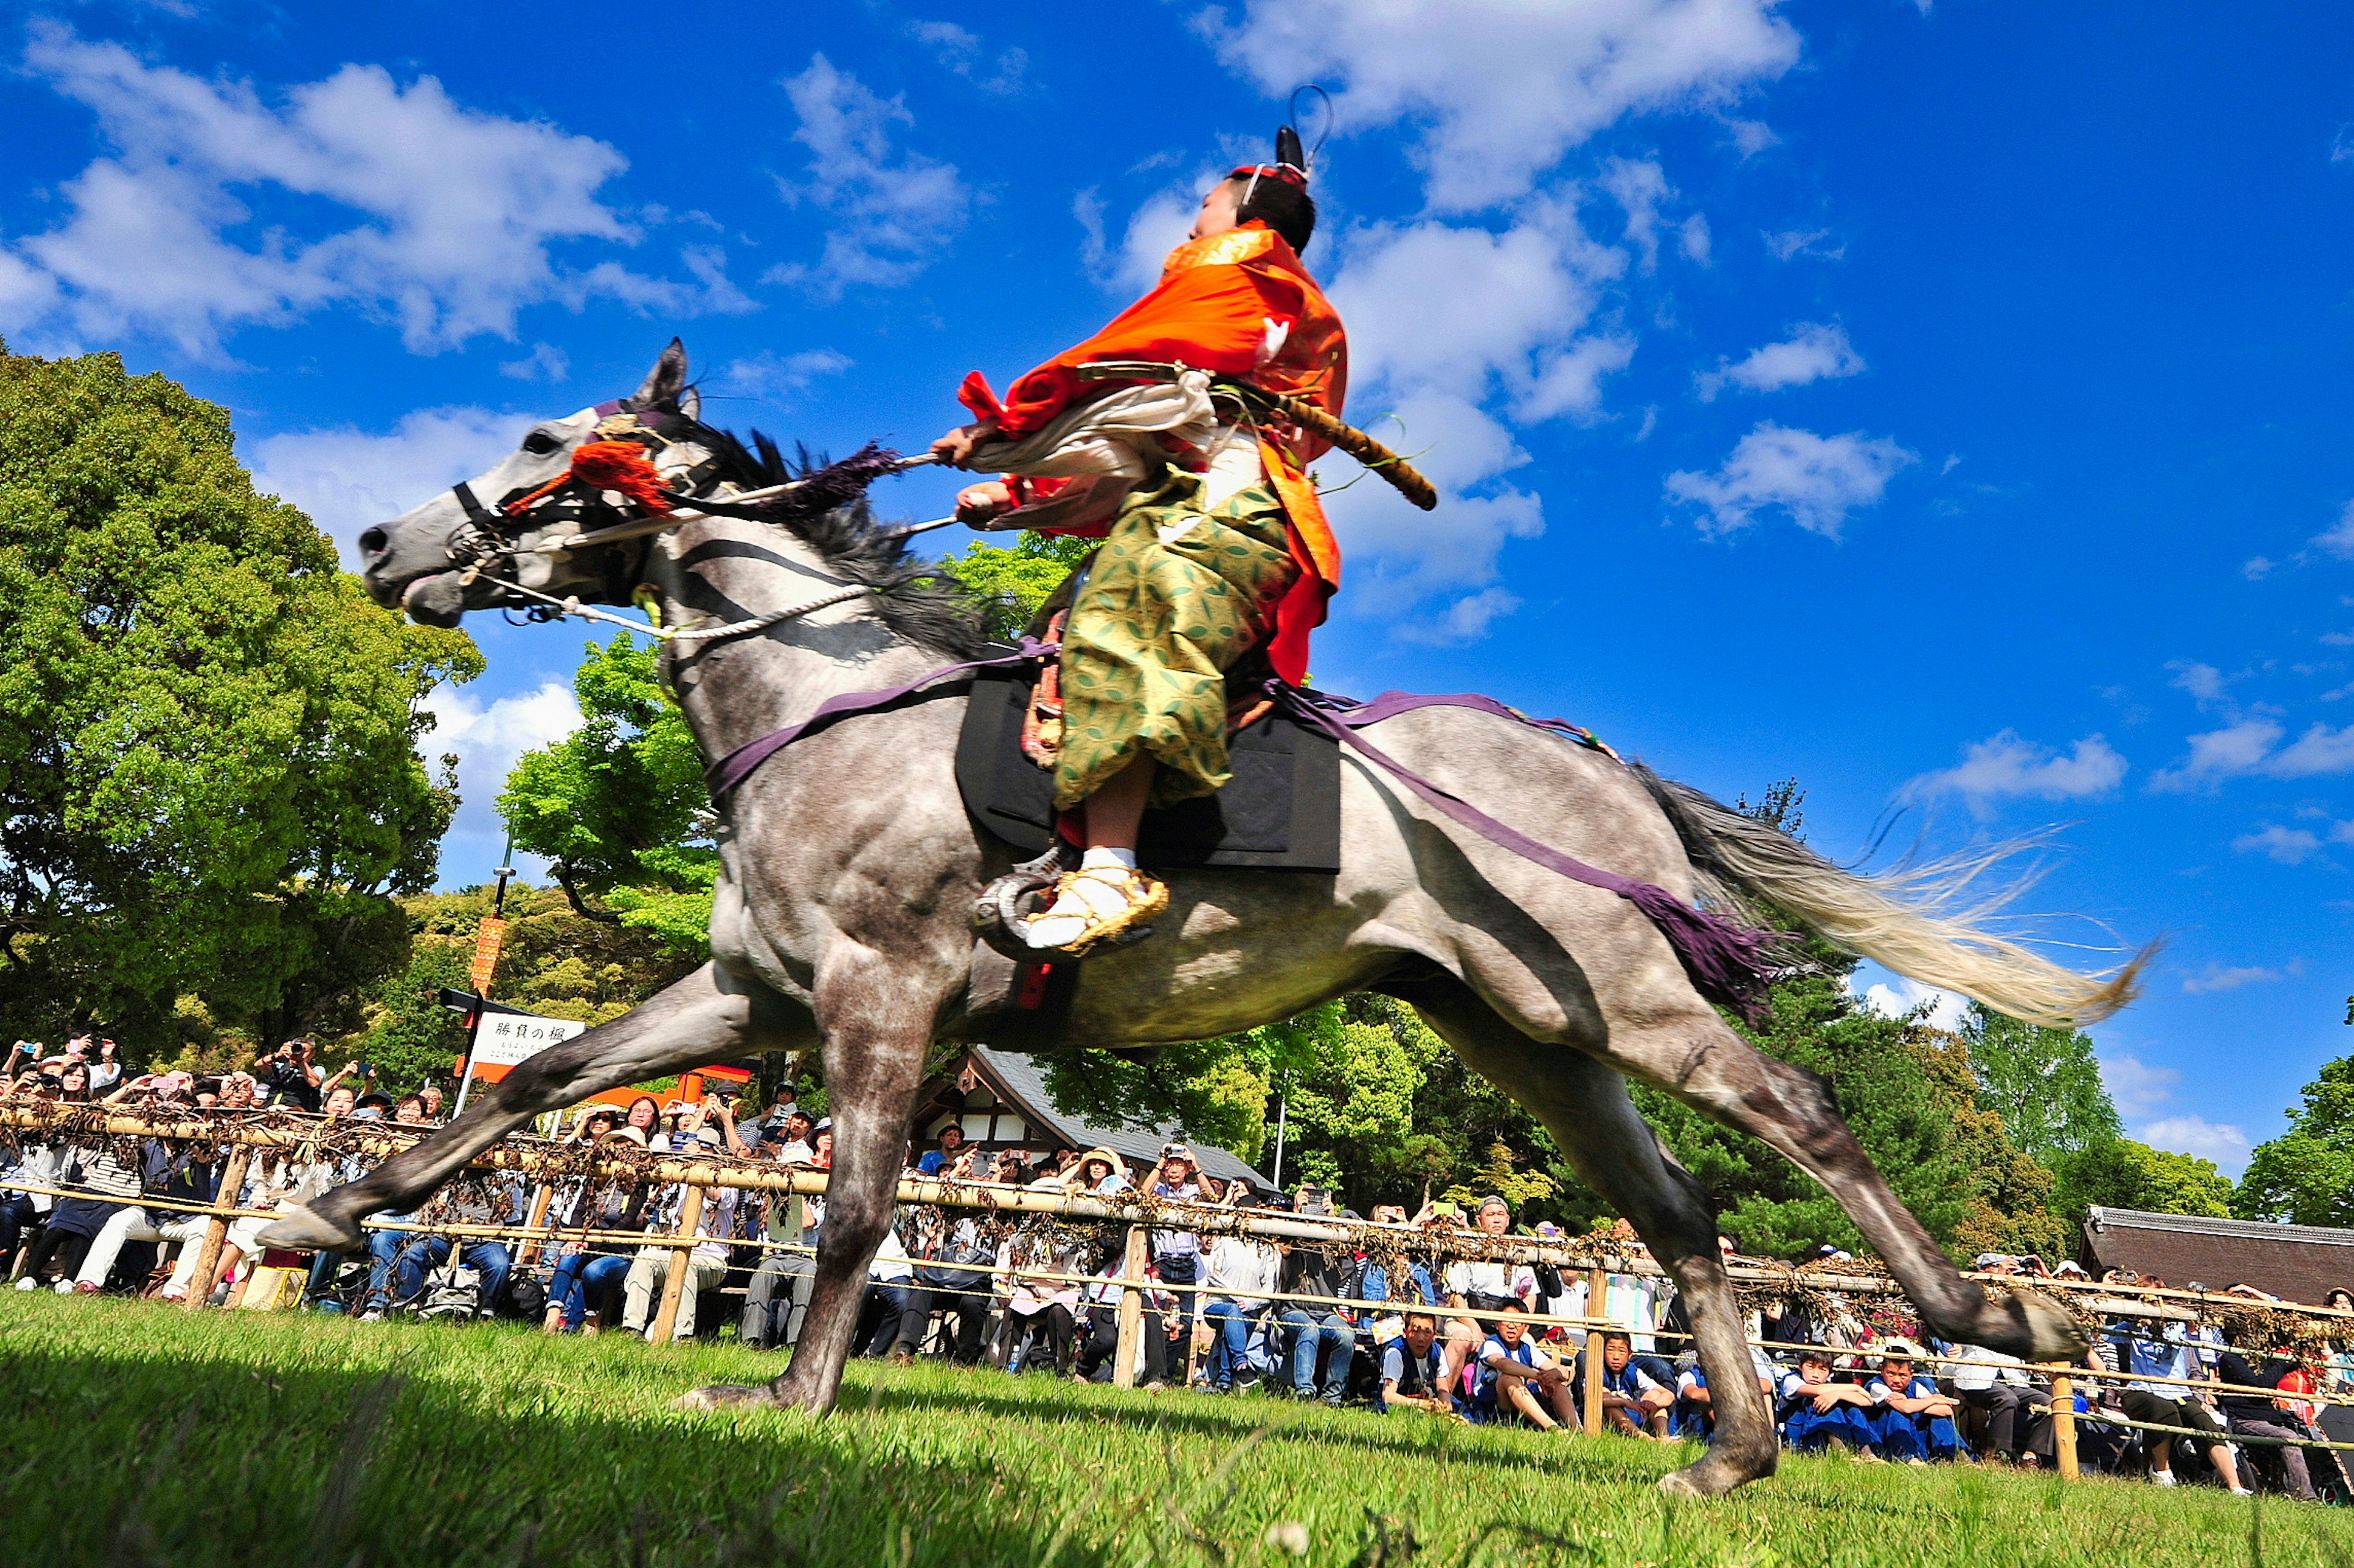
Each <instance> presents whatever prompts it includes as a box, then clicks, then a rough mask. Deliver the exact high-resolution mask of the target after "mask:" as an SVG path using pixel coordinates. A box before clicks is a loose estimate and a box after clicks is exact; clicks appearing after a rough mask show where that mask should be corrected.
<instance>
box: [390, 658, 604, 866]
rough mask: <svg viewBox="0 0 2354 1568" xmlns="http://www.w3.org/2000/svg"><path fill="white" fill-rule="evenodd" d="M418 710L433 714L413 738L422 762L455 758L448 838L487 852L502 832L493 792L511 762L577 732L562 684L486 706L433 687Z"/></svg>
mask: <svg viewBox="0 0 2354 1568" xmlns="http://www.w3.org/2000/svg"><path fill="white" fill-rule="evenodd" d="M425 707H426V709H427V710H428V711H429V712H430V713H431V714H432V715H433V718H434V726H433V728H432V730H431V731H430V732H429V733H428V734H426V735H423V736H419V738H418V742H417V749H418V750H419V752H421V753H422V754H423V755H425V756H426V757H428V758H438V757H440V756H441V755H442V754H443V753H444V752H454V753H456V754H457V758H458V792H459V795H460V797H461V805H460V806H459V808H458V815H457V819H456V821H453V822H452V823H451V830H450V831H451V836H452V837H455V838H462V839H469V840H472V841H473V842H474V843H475V844H476V845H478V846H480V847H481V848H482V849H483V850H490V849H493V847H494V846H495V845H497V844H498V843H499V842H501V841H502V839H503V837H504V829H503V827H502V826H501V823H500V820H499V813H498V798H499V791H500V790H501V789H504V788H505V787H506V781H507V775H508V774H510V773H512V772H514V765H515V758H519V757H521V756H522V755H523V754H524V753H525V752H526V751H530V750H534V749H535V748H536V747H543V746H549V745H553V744H554V743H555V742H557V741H559V740H562V739H563V738H564V737H565V736H567V735H570V734H571V733H572V732H573V731H574V730H576V729H578V728H579V727H580V705H579V704H578V703H577V702H575V701H574V700H573V696H572V688H571V686H570V685H569V684H568V683H565V682H562V681H557V680H548V681H545V682H542V683H540V685H539V687H538V689H537V690H535V691H530V692H524V693H521V694H517V695H514V696H508V697H500V698H498V699H497V700H495V701H493V702H492V703H490V704H488V705H484V704H483V703H482V702H481V701H480V700H478V699H477V698H476V697H475V696H474V695H473V694H472V693H469V692H466V691H463V690H461V689H459V688H455V687H451V686H448V685H441V686H436V687H434V688H433V690H432V691H430V692H429V693H427V694H426V697H425Z"/></svg>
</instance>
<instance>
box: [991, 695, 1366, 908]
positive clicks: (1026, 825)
mask: <svg viewBox="0 0 2354 1568" xmlns="http://www.w3.org/2000/svg"><path fill="white" fill-rule="evenodd" d="M1031 685H1032V682H1031V680H1030V678H1029V677H1028V676H1027V675H1026V674H1013V673H1002V672H997V671H988V670H984V671H981V672H979V673H976V674H975V675H974V677H973V683H972V702H971V705H970V706H969V707H967V708H966V710H965V718H964V734H963V735H962V736H960V738H959V740H958V742H957V761H956V771H957V787H958V788H959V789H961V790H962V791H963V792H964V804H965V810H968V811H970V812H971V813H972V815H973V818H974V820H975V821H979V822H980V823H981V825H982V826H983V827H985V828H987V829H988V830H989V831H990V832H992V833H994V834H996V835H997V836H998V837H999V838H1001V839H1003V840H1004V841H1005V842H1007V843H1010V844H1012V845H1013V847H1014V848H1016V849H1019V850H1022V851H1023V852H1025V853H1030V854H1036V853H1038V852H1040V851H1041V850H1044V848H1045V847H1046V844H1047V842H1048V840H1049V838H1050V837H1051V835H1052V834H1053V832H1054V818H1055V785H1054V776H1053V775H1052V774H1049V773H1048V772H1047V771H1046V770H1045V769H1044V768H1040V767H1039V766H1038V765H1037V764H1036V763H1034V762H1033V761H1031V760H1030V758H1027V757H1025V756H1024V755H1023V751H1022V715H1023V710H1024V709H1025V708H1026V707H1027V706H1028V705H1029V701H1030V691H1031ZM1229 748H1230V750H1231V752H1232V755H1233V763H1232V766H1233V768H1234V781H1233V782H1232V783H1230V784H1228V785H1227V786H1226V787H1225V789H1221V790H1219V791H1218V792H1217V793H1216V794H1214V795H1211V796H1206V797H1204V798H1203V799H1201V800H1186V801H1183V802H1181V803H1180V804H1178V805H1175V806H1172V807H1169V808H1167V809H1165V810H1153V811H1147V812H1146V813H1145V814H1144V832H1143V834H1142V842H1140V843H1139V844H1138V845H1137V850H1136V853H1137V858H1138V859H1140V860H1141V861H1142V862H1143V863H1145V864H1146V865H1148V866H1151V867H1153V868H1155V869H1160V870H1173V869H1180V868H1184V867H1190V866H1225V867H1231V868H1234V869H1237V870H1241V869H1248V870H1253V871H1321V872H1335V871H1338V870H1340V869H1341V747H1340V743H1339V742H1337V741H1335V740H1334V739H1333V738H1332V737H1331V736H1328V735H1326V734H1324V733H1323V732H1322V731H1320V730H1314V729H1308V728H1304V727H1302V726H1300V725H1299V723H1298V722H1297V721H1296V720H1292V719H1288V718H1285V717H1283V716H1281V715H1275V714H1270V715H1267V717H1266V718H1263V719H1260V720H1259V721H1258V722H1257V724H1254V725H1252V726H1249V727H1248V728H1246V729H1242V730H1238V731H1236V732H1235V735H1234V736H1233V737H1232V739H1231V740H1230V742H1229Z"/></svg>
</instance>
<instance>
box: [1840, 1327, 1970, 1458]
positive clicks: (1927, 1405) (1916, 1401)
mask: <svg viewBox="0 0 2354 1568" xmlns="http://www.w3.org/2000/svg"><path fill="white" fill-rule="evenodd" d="M1880 1350H1881V1356H1880V1371H1879V1372H1878V1374H1877V1375H1875V1376H1873V1377H1872V1378H1871V1379H1870V1380H1868V1381H1867V1382H1866V1383H1864V1385H1863V1391H1864V1393H1868V1394H1870V1395H1872V1399H1873V1401H1874V1402H1875V1403H1877V1404H1878V1405H1879V1406H1880V1408H1879V1410H1878V1411H1877V1412H1876V1413H1875V1414H1874V1418H1873V1423H1872V1424H1873V1426H1874V1427H1875V1429H1876V1430H1877V1431H1878V1433H1879V1441H1880V1452H1881V1455H1882V1457H1885V1458H1890V1459H1898V1460H1902V1461H1903V1463H1905V1464H1908V1465H1925V1464H1927V1463H1928V1462H1929V1461H1930V1460H1932V1459H1938V1460H1951V1459H1953V1458H1955V1457H1957V1456H1958V1455H1959V1454H1960V1452H1961V1447H1962V1437H1961V1434H1960V1433H1959V1432H1958V1431H1956V1429H1955V1426H1954V1412H1955V1409H1956V1402H1955V1400H1954V1399H1953V1398H1952V1397H1950V1396H1949V1395H1947V1394H1946V1393H1941V1392H1940V1391H1939V1390H1938V1387H1937V1384H1936V1383H1935V1381H1934V1380H1932V1379H1930V1378H1925V1377H1921V1376H1918V1375H1916V1374H1915V1373H1914V1361H1915V1360H1916V1359H1917V1358H1918V1357H1919V1355H1920V1354H1921V1352H1920V1351H1916V1350H1914V1348H1913V1346H1912V1345H1911V1344H1909V1343H1907V1342H1906V1341H1905V1340H1888V1341H1886V1342H1885V1343H1883V1344H1882V1346H1881V1347H1880Z"/></svg>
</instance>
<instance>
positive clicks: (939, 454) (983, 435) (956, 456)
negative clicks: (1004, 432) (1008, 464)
mask: <svg viewBox="0 0 2354 1568" xmlns="http://www.w3.org/2000/svg"><path fill="white" fill-rule="evenodd" d="M996 437H997V427H996V426H995V425H993V424H991V423H990V422H989V421H988V420H986V419H978V420H975V421H974V422H973V423H971V424H970V425H959V426H958V427H957V428H956V429H953V430H950V431H949V433H948V434H947V435H945V436H942V437H941V438H940V439H939V440H936V441H934V442H933V443H932V456H934V457H935V458H937V459H938V460H939V461H942V462H944V463H946V464H948V465H949V467H950V468H966V467H970V465H971V462H972V450H973V448H975V447H977V446H979V445H981V442H983V441H987V440H995V439H996Z"/></svg>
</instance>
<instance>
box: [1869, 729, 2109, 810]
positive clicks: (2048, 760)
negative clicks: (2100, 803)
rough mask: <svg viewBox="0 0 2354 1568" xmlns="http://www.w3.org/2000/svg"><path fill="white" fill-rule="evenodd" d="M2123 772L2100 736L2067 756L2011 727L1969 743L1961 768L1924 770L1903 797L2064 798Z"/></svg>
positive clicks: (1979, 800) (1980, 801)
mask: <svg viewBox="0 0 2354 1568" xmlns="http://www.w3.org/2000/svg"><path fill="white" fill-rule="evenodd" d="M2125 776H2126V759H2125V758H2123V757H2121V756H2119V755H2118V754H2117V752H2116V751H2115V749H2114V748H2113V747H2110V745H2109V743H2108V742H2107V741H2106V740H2105V739H2103V738H2102V737H2101V736H2097V735H2093V736H2085V737H2084V739H2082V740H2080V741H2078V742H2076V745H2075V748H2074V749H2073V751H2070V752H2067V753H2064V754H2063V753H2061V752H2057V751H2053V750H2052V749H2051V748H2050V747H2042V746H2038V745H2036V744H2035V743H2034V742H2032V741H2030V740H2027V739H2025V738H2024V737H2022V736H2020V733H2019V732H2018V731H2017V730H2011V729H2007V730H2004V731H2003V732H2002V733H2001V734H1999V735H1997V736H1992V737H1990V738H1988V739H1986V740H1980V741H1974V742H1972V743H1971V744H1970V745H1969V746H1967V747H1965V748H1964V749H1963V752H1962V762H1961V766H1959V767H1957V768H1946V769H1945V770H1944V771H1942V772H1937V773H1925V774H1923V775H1921V777H1919V778H1918V779H1914V780H1913V781H1912V782H1910V783H1908V784H1906V785H1905V786H1904V788H1903V790H1902V791H1901V792H1900V798H1901V799H1903V800H1927V799H1929V798H1931V797H1933V796H1937V795H1960V796H1962V797H1964V798H1965V799H1967V800H1969V801H1970V802H1971V803H1972V804H1973V805H1984V804H1986V803H1987V802H1988V801H1992V800H2005V799H2009V798H2013V797H2019V796H2027V797H2031V798H2033V799H2036V800H2073V799H2076V798H2078V797H2081V796H2085V795H2099V794H2103V793H2105V792H2106V791H2108V790H2111V789H2115V788H2116V787H2117V783H2118V781H2119V780H2120V779H2124V778H2125Z"/></svg>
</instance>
